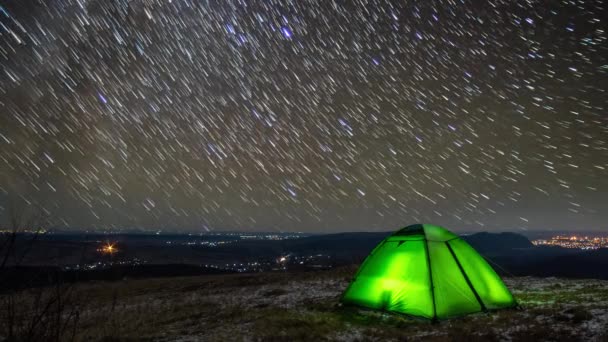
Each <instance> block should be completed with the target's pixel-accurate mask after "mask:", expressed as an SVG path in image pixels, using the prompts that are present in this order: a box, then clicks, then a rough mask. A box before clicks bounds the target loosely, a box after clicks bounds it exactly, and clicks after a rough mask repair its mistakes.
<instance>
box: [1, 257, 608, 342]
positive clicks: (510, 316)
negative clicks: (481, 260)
mask: <svg viewBox="0 0 608 342" xmlns="http://www.w3.org/2000/svg"><path fill="white" fill-rule="evenodd" d="M354 271H355V269H354V268H341V269H337V270H332V271H319V272H303V273H259V274H239V275H213V276H200V277H186V278H164V279H141V280H123V281H119V282H91V283H81V284H76V285H70V286H73V287H72V288H70V295H69V296H64V297H66V298H68V297H69V298H70V300H69V301H68V300H66V303H71V305H73V307H74V308H75V309H76V311H77V317H78V319H77V320H76V321H75V322H77V324H76V325H74V327H73V328H74V329H72V330H70V331H71V333H70V334H66V335H65V336H64V338H68V337H69V336H71V334H72V333H73V334H74V337H75V339H76V340H81V341H85V340H106V341H110V340H122V339H144V340H160V341H172V340H183V341H194V340H205V341H233V340H236V341H257V340H263V341H283V340H290V341H294V340H314V341H320V340H344V341H349V340H365V341H367V340H378V341H380V340H383V341H384V340H404V339H409V340H412V339H413V340H418V339H424V340H431V341H433V340H436V341H442V340H455V341H459V340H467V341H492V340H515V341H517V340H597V341H608V281H600V280H566V279H557V278H530V277H524V278H507V279H506V282H507V285H508V286H509V288H511V289H512V291H513V293H514V294H515V296H516V297H517V299H518V301H519V303H520V304H521V306H522V308H521V309H519V310H515V309H513V310H506V311H500V312H495V313H490V314H476V315H470V316H467V317H463V318H459V319H453V320H450V321H444V322H440V323H438V324H431V323H429V322H426V321H422V320H417V319H411V318H407V317H403V316H398V315H389V314H383V313H377V312H372V311H366V310H360V309H356V308H350V307H342V306H340V305H339V304H338V298H339V296H340V294H341V293H342V291H343V290H344V289H345V287H346V286H347V284H348V279H349V278H350V277H351V276H352V274H353V273H354ZM30 291H35V290H30ZM5 297H6V295H5V296H4V297H3V298H2V299H3V300H4V299H6V298H5ZM32 298H33V296H32V295H31V293H29V294H28V293H21V294H20V295H18V296H16V297H14V300H15V301H16V302H18V303H20V305H19V308H20V309H21V310H23V311H24V312H26V311H27V309H28V308H32V305H33V304H32V303H33V300H32ZM66 305H67V304H66ZM0 315H3V313H0ZM26 316H27V315H25V316H23V317H24V319H25V318H26ZM2 322H5V320H4V319H2ZM1 331H7V330H6V329H5V327H0V332H1Z"/></svg>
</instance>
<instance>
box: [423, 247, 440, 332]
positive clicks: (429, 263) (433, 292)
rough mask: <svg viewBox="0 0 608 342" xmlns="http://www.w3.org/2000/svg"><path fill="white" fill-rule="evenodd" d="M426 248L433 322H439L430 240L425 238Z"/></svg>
mask: <svg viewBox="0 0 608 342" xmlns="http://www.w3.org/2000/svg"><path fill="white" fill-rule="evenodd" d="M424 248H425V250H426V264H427V266H428V268H429V280H430V283H431V299H432V301H433V319H432V322H433V323H436V322H437V307H436V306H435V285H433V270H432V269H431V257H430V256H429V240H427V239H426V235H425V237H424Z"/></svg>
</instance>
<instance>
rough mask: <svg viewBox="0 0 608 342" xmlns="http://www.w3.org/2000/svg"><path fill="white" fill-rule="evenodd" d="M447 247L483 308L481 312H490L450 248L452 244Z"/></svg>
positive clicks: (446, 243) (447, 244)
mask: <svg viewBox="0 0 608 342" xmlns="http://www.w3.org/2000/svg"><path fill="white" fill-rule="evenodd" d="M445 245H446V246H447V247H448V250H449V251H450V253H452V257H453V258H454V261H456V265H458V268H459V269H460V273H462V275H463V276H464V280H466V282H467V284H468V285H469V288H470V289H471V292H473V294H474V295H475V298H476V299H477V302H478V303H479V305H480V306H481V310H482V311H484V312H485V311H488V309H487V308H486V306H485V304H484V303H483V301H482V300H481V297H479V294H478V293H477V290H475V287H474V286H473V284H472V283H471V280H470V279H469V276H467V273H466V272H465V271H464V268H462V265H461V264H460V261H459V260H458V258H457V257H456V253H454V250H453V249H452V246H450V244H449V243H448V242H447V241H446V242H445Z"/></svg>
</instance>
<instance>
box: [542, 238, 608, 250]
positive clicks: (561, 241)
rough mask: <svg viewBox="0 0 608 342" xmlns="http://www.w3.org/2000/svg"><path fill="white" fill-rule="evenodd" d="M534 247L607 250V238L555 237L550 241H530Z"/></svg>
mask: <svg viewBox="0 0 608 342" xmlns="http://www.w3.org/2000/svg"><path fill="white" fill-rule="evenodd" d="M532 243H533V244H534V245H536V246H558V247H563V248H578V249H599V248H608V237H597V236H595V237H590V236H577V235H572V236H565V235H557V236H554V237H552V238H550V239H538V240H534V241H532Z"/></svg>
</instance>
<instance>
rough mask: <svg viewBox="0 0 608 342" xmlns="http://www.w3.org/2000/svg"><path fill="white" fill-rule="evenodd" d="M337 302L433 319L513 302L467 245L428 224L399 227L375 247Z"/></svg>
mask: <svg viewBox="0 0 608 342" xmlns="http://www.w3.org/2000/svg"><path fill="white" fill-rule="evenodd" d="M342 302H343V303H345V304H355V305H359V306H364V307H368V308H373V309H379V310H386V311H392V312H398V313H403V314H407V315H412V316H419V317H424V318H428V319H432V320H437V319H444V318H449V317H454V316H461V315H465V314H469V313H474V312H479V311H486V310H493V309H501V308H507V307H513V306H515V305H516V302H515V299H514V298H513V295H511V293H510V292H509V290H508V289H507V287H506V286H505V284H504V283H503V282H502V280H501V279H500V277H499V276H498V275H497V274H496V272H494V270H493V269H492V267H491V266H490V265H488V263H487V262H486V261H485V260H484V258H483V257H482V256H480V255H479V254H478V253H477V252H476V251H475V250H474V249H473V248H472V247H471V246H470V245H469V244H468V243H466V242H465V241H464V240H463V239H461V238H460V237H459V236H457V235H455V234H454V233H452V232H450V231H448V230H446V229H444V228H442V227H438V226H433V225H428V224H417V225H412V226H408V227H406V228H403V229H401V230H399V231H397V232H395V233H393V234H392V235H390V236H389V237H387V238H386V239H384V240H383V241H382V242H381V243H380V244H379V245H378V246H376V248H374V250H372V252H371V253H370V255H369V256H368V257H367V258H366V259H365V261H364V262H363V264H362V265H361V267H359V270H358V271H357V273H356V274H355V277H354V279H353V281H352V282H351V284H350V286H349V287H348V288H347V289H346V292H344V295H343V297H342Z"/></svg>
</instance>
